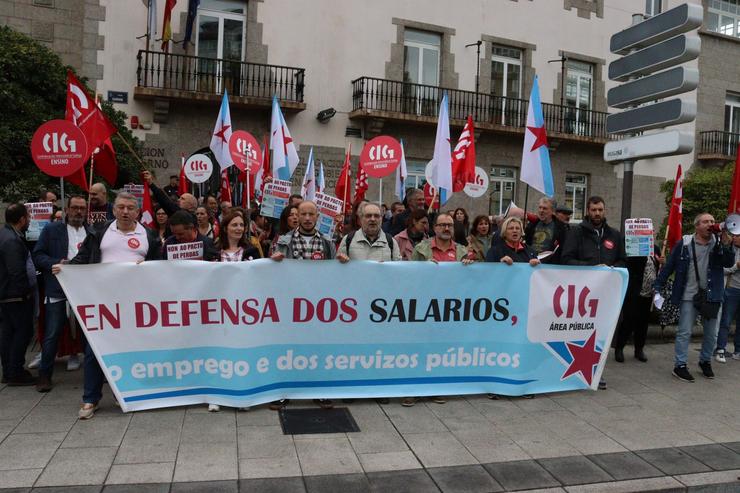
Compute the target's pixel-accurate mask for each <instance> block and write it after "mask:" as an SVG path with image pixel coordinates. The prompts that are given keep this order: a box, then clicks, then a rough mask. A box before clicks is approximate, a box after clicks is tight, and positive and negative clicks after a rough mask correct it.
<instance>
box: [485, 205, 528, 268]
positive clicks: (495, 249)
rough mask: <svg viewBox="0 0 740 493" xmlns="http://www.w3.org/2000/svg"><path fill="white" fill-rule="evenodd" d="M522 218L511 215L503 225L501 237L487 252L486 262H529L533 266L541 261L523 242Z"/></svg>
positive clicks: (508, 263) (510, 263)
mask: <svg viewBox="0 0 740 493" xmlns="http://www.w3.org/2000/svg"><path fill="white" fill-rule="evenodd" d="M523 230H524V228H523V227H522V220H521V219H519V218H518V217H510V218H508V219H506V220H505V221H504V223H503V224H502V225H501V239H500V241H496V242H494V243H493V245H492V246H491V249H490V250H488V254H486V262H503V263H505V264H507V265H512V264H513V263H514V262H528V263H529V265H531V266H532V267H534V266H536V265H539V264H540V261H539V259H538V258H537V255H535V253H534V251H533V250H532V249H531V248H530V247H529V246H527V245H526V244H525V243H523V242H522V232H523Z"/></svg>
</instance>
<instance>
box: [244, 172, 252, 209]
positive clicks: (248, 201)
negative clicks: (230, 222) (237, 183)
mask: <svg viewBox="0 0 740 493" xmlns="http://www.w3.org/2000/svg"><path fill="white" fill-rule="evenodd" d="M244 171H245V172H246V173H247V204H246V206H245V207H246V209H247V210H249V207H250V204H251V203H252V200H251V197H250V196H249V168H247V169H245V170H244Z"/></svg>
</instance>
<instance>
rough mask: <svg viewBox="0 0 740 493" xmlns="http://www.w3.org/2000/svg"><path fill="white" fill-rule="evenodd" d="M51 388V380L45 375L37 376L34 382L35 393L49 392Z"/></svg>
mask: <svg viewBox="0 0 740 493" xmlns="http://www.w3.org/2000/svg"><path fill="white" fill-rule="evenodd" d="M51 388H52V385H51V378H49V377H47V376H46V375H39V378H38V380H36V391H37V392H49V391H50V390H51Z"/></svg>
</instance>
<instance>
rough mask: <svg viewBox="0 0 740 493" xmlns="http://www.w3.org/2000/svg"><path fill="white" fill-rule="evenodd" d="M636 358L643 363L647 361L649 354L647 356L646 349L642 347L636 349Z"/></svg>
mask: <svg viewBox="0 0 740 493" xmlns="http://www.w3.org/2000/svg"><path fill="white" fill-rule="evenodd" d="M635 359H637V360H638V361H642V362H643V363H647V356H645V351H643V350H642V349H635Z"/></svg>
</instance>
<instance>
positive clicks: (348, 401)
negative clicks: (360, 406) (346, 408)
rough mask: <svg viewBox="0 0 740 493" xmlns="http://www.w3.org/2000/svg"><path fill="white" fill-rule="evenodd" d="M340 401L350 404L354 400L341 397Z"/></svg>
mask: <svg viewBox="0 0 740 493" xmlns="http://www.w3.org/2000/svg"><path fill="white" fill-rule="evenodd" d="M342 402H343V403H345V404H352V403H353V402H355V400H354V399H342Z"/></svg>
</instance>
